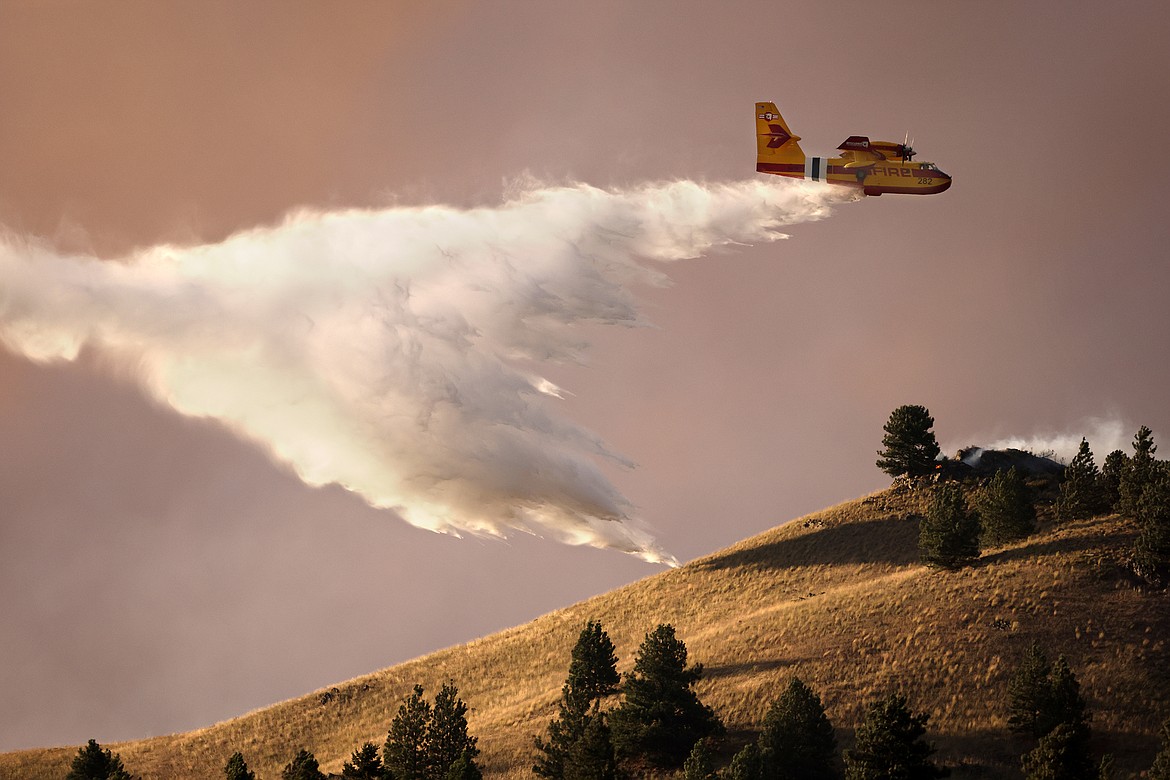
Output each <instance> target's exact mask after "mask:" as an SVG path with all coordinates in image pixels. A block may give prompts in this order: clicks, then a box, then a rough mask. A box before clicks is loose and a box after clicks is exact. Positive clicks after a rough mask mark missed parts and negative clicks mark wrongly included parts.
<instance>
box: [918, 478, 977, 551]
mask: <svg viewBox="0 0 1170 780" xmlns="http://www.w3.org/2000/svg"><path fill="white" fill-rule="evenodd" d="M918 552H919V555H920V556H921V558H922V562H923V563H928V564H930V565H932V566H942V567H944V568H948V569H954V568H958V567H960V566H964V565H966V564H968V563H970V562H972V561H974V560H975V559H976V558H978V557H979V517H978V515H976V514H975V513H974V512H971V511H970V510H969V509H968V508H967V500H966V499H965V498H964V497H963V489H962V488H961V487H959V486H958V485H957V484H955V483H953V482H945V483H943V484H941V485H939V486H938V487H937V488H935V491H934V497H933V500H932V501H931V505H930V508H929V509H928V510H927V512H926V516H925V517H924V518H922V522H921V524H920V526H919V530H918Z"/></svg>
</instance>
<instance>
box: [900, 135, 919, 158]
mask: <svg viewBox="0 0 1170 780" xmlns="http://www.w3.org/2000/svg"><path fill="white" fill-rule="evenodd" d="M915 154H916V152H915V151H914V142H913V141H911V140H910V133H909V132H907V133H906V135H904V136H903V137H902V162H909V161H910V160H913V159H914V155H915Z"/></svg>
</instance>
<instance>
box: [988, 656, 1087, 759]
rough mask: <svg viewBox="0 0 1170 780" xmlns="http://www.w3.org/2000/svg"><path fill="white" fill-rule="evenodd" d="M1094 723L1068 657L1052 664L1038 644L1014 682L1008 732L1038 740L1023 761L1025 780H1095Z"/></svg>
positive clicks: (1010, 685) (1024, 660) (1009, 693)
mask: <svg viewBox="0 0 1170 780" xmlns="http://www.w3.org/2000/svg"><path fill="white" fill-rule="evenodd" d="M1091 718H1092V716H1091V714H1090V713H1089V710H1088V708H1087V707H1086V706H1085V700H1084V699H1083V698H1082V697H1081V693H1080V683H1078V682H1077V678H1076V675H1075V674H1073V672H1072V669H1071V668H1070V667H1069V665H1068V661H1067V660H1066V659H1065V657H1064V656H1063V655H1062V656H1060V657H1059V658H1057V659H1056V662H1055V663H1051V662H1049V660H1048V657H1047V655H1045V653H1044V651H1043V649H1042V648H1041V647H1040V646H1039V645H1038V644H1035V643H1033V644H1032V646H1031V647H1029V648H1028V651H1027V653H1026V654H1025V655H1024V658H1023V660H1022V661H1021V662H1020V665H1019V667H1018V668H1017V669H1016V672H1015V674H1014V675H1013V676H1012V679H1011V681H1010V682H1009V683H1008V728H1009V729H1010V730H1012V731H1013V732H1016V733H1017V734H1023V735H1025V736H1026V737H1029V738H1030V739H1032V740H1034V741H1035V747H1034V748H1033V749H1032V750H1031V751H1030V752H1028V753H1026V754H1025V755H1024V756H1023V757H1022V759H1021V764H1022V765H1023V769H1024V773H1025V775H1026V776H1027V777H1028V778H1035V779H1036V780H1040V779H1041V778H1048V777H1051V778H1067V780H1082V779H1083V780H1092V779H1093V776H1094V773H1095V770H1094V767H1093V764H1092V761H1091V759H1090V754H1089V740H1090V736H1091V734H1090V728H1089V721H1090V720H1091Z"/></svg>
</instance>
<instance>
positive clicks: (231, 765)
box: [223, 750, 256, 780]
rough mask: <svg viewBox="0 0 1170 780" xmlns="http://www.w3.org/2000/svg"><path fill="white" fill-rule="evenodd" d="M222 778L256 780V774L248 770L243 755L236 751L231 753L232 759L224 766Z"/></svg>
mask: <svg viewBox="0 0 1170 780" xmlns="http://www.w3.org/2000/svg"><path fill="white" fill-rule="evenodd" d="M223 776H224V777H225V778H227V780H256V773H255V772H253V771H252V770H250V769H248V762H247V761H245V760H244V754H243V753H241V752H239V751H238V750H237V751H236V752H235V753H232V757H231V758H229V759H228V761H227V763H226V764H224V767H223Z"/></svg>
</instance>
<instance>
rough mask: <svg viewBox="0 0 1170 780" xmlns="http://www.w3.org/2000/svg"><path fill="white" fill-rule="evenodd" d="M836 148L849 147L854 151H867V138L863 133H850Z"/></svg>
mask: <svg viewBox="0 0 1170 780" xmlns="http://www.w3.org/2000/svg"><path fill="white" fill-rule="evenodd" d="M837 148H838V149H851V150H853V151H855V152H868V151H869V139H868V138H866V137H865V136H864V135H851V136H849V137H848V138H846V139H845V140H844V141H842V142H841V145H840V146H838V147H837Z"/></svg>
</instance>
